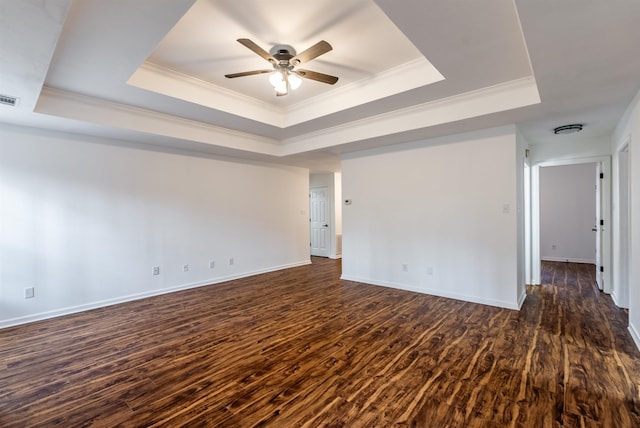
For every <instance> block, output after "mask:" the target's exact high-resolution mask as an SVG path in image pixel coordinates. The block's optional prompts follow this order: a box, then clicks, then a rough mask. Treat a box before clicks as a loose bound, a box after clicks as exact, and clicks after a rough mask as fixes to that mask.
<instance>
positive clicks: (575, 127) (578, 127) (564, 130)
mask: <svg viewBox="0 0 640 428" xmlns="http://www.w3.org/2000/svg"><path fill="white" fill-rule="evenodd" d="M583 126H584V125H582V124H581V123H573V124H571V125H563V126H558V127H557V128H554V129H553V133H554V134H556V135H557V134H573V133H574V132H580V131H582V128H583Z"/></svg>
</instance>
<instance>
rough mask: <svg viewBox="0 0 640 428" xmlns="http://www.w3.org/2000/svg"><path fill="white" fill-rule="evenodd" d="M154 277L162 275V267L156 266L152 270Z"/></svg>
mask: <svg viewBox="0 0 640 428" xmlns="http://www.w3.org/2000/svg"><path fill="white" fill-rule="evenodd" d="M151 274H152V275H160V266H154V267H153V269H152V270H151Z"/></svg>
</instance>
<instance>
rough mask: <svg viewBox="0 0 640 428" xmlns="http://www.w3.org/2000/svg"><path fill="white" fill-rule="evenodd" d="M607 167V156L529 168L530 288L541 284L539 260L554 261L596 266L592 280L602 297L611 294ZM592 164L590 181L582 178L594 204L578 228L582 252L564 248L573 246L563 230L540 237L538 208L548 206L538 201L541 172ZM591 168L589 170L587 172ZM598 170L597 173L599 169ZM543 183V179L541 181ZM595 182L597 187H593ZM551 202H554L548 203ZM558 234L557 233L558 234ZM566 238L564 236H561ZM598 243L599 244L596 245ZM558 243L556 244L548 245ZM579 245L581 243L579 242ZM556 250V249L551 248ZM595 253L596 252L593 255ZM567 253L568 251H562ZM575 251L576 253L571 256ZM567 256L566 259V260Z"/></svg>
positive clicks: (609, 205)
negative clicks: (559, 167) (560, 167)
mask: <svg viewBox="0 0 640 428" xmlns="http://www.w3.org/2000/svg"><path fill="white" fill-rule="evenodd" d="M610 163H611V160H610V158H609V157H607V156H602V157H594V158H584V159H572V160H563V161H553V162H544V163H540V164H538V165H535V166H534V167H532V171H531V172H532V174H531V260H530V261H531V278H530V281H529V282H530V283H531V284H540V279H541V260H543V259H548V260H556V261H573V262H580V263H594V265H595V266H596V267H595V269H596V272H595V276H596V278H597V282H598V286H599V288H601V289H602V290H603V291H604V292H605V293H611V257H610V255H611V228H610V227H609V225H610V224H611V222H610V209H611V192H610V184H609V183H610V169H611V168H610ZM584 164H591V165H592V166H593V170H592V171H593V172H592V173H591V174H590V175H589V177H590V178H585V180H588V183H585V184H584V185H585V186H588V187H589V188H590V189H591V192H592V193H591V195H592V196H590V198H592V199H591V201H592V203H593V206H594V208H593V210H590V213H591V214H590V217H588V219H589V220H588V221H587V220H583V222H582V223H581V224H579V225H571V226H578V227H579V228H580V231H581V236H582V240H584V242H587V243H586V244H584V243H583V244H581V245H583V246H584V248H582V249H583V250H585V251H583V252H581V251H580V248H573V249H571V248H564V247H565V246H567V245H568V246H569V247H571V246H574V247H575V244H576V242H572V238H571V237H567V236H566V234H565V232H566V230H563V229H557V230H556V231H555V232H554V231H551V233H548V232H549V231H548V230H545V234H546V236H543V235H542V234H543V227H544V226H543V225H542V224H541V222H542V220H541V205H542V204H544V203H547V204H548V203H549V201H546V202H542V201H541V198H544V197H546V196H545V195H543V194H542V192H543V190H541V187H542V186H543V184H542V183H541V170H542V169H543V168H546V167H554V166H570V165H584ZM590 167H591V166H589V168H590ZM598 168H599V169H598ZM542 179H543V180H544V178H542ZM596 182H597V183H596ZM551 202H553V201H551ZM558 230H559V231H558ZM563 234H565V235H563ZM598 239H599V242H598ZM553 240H557V241H559V242H551V241H553ZM581 242H582V241H581ZM554 246H555V247H554ZM596 249H597V251H596ZM564 250H568V251H564ZM572 250H576V251H578V252H573V253H572V252H571V251H572ZM567 255H569V256H567Z"/></svg>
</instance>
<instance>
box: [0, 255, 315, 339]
mask: <svg viewBox="0 0 640 428" xmlns="http://www.w3.org/2000/svg"><path fill="white" fill-rule="evenodd" d="M308 264H311V260H303V261H299V262H295V263H288V264H286V265H281V266H274V267H270V268H265V269H258V270H254V271H250V272H244V273H240V274H235V275H228V276H224V277H218V278H212V279H207V280H203V281H198V282H193V283H190V284H182V285H176V286H173V287H169V288H162V289H159V290H153V291H148V292H145V293H138V294H131V295H128V296H122V297H117V298H114V299H107V300H101V301H98V302H93V303H87V304H84V305H78V306H71V307H68V308H63V309H58V310H55V311H48V312H41V313H38V314H32V315H28V316H24V317H18V318H11V319H8V320H4V321H2V322H0V329H2V328H7V327H13V326H16V325H20V324H27V323H31V322H35V321H41V320H45V319H49V318H56V317H60V316H63V315H70V314H74V313H78V312H84V311H88V310H91V309H97V308H103V307H105V306H112V305H117V304H119V303H126V302H131V301H134V300H139V299H144V298H147V297H153V296H159V295H162V294H169V293H173V292H176V291H182V290H188V289H190V288H197V287H205V286H209V285H215V284H219V283H222V282H226V281H231V280H234V279H241V278H247V277H250V276H255V275H260V274H263V273H269V272H275V271H279V270H284V269H290V268H294V267H298V266H306V265H308Z"/></svg>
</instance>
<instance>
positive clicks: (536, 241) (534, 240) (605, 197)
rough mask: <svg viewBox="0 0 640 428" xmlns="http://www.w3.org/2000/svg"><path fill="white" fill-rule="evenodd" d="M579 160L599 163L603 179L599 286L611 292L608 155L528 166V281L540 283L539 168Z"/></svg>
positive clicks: (568, 163) (570, 163)
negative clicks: (601, 280)
mask: <svg viewBox="0 0 640 428" xmlns="http://www.w3.org/2000/svg"><path fill="white" fill-rule="evenodd" d="M583 163H600V164H601V165H602V172H603V174H604V178H603V180H602V183H601V184H602V192H601V195H602V196H601V197H602V199H601V201H600V202H601V207H602V219H603V220H604V230H603V232H602V267H603V269H604V272H603V273H602V279H603V282H604V284H603V289H602V291H604V292H605V293H607V294H611V285H612V284H611V278H612V275H611V273H612V263H611V237H612V229H613V228H612V221H611V220H612V218H611V156H593V157H582V158H570V159H562V160H553V161H546V162H540V163H536V164H535V165H532V167H531V260H529V261H527V262H528V263H530V264H531V278H530V281H528V282H529V283H530V284H533V285H540V282H541V281H540V278H541V268H542V263H541V260H540V167H546V166H562V165H576V164H583Z"/></svg>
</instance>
